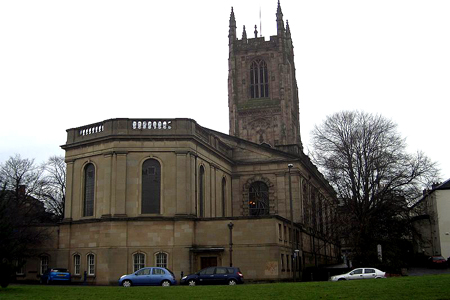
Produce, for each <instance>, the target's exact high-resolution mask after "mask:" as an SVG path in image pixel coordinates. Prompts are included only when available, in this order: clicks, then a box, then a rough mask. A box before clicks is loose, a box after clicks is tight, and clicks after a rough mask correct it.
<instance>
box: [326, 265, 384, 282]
mask: <svg viewBox="0 0 450 300" xmlns="http://www.w3.org/2000/svg"><path fill="white" fill-rule="evenodd" d="M372 278H386V272H383V271H380V270H378V269H375V268H358V269H354V270H352V271H350V272H348V273H345V274H341V275H336V276H331V278H330V280H331V281H339V280H354V279H372Z"/></svg>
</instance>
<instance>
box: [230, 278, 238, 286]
mask: <svg viewBox="0 0 450 300" xmlns="http://www.w3.org/2000/svg"><path fill="white" fill-rule="evenodd" d="M236 284H237V282H236V280H235V279H230V281H228V285H236Z"/></svg>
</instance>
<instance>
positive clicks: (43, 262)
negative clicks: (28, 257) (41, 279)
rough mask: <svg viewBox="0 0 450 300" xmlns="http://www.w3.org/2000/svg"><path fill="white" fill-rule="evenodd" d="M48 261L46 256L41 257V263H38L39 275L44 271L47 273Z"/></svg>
mask: <svg viewBox="0 0 450 300" xmlns="http://www.w3.org/2000/svg"><path fill="white" fill-rule="evenodd" d="M48 261H49V258H48V256H47V255H43V256H41V261H40V265H39V274H40V275H42V274H44V273H45V271H47V269H48Z"/></svg>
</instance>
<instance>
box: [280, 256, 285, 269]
mask: <svg viewBox="0 0 450 300" xmlns="http://www.w3.org/2000/svg"><path fill="white" fill-rule="evenodd" d="M284 271H285V270H284V254H281V272H284Z"/></svg>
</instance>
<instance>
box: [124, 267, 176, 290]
mask: <svg viewBox="0 0 450 300" xmlns="http://www.w3.org/2000/svg"><path fill="white" fill-rule="evenodd" d="M175 284H177V281H176V280H175V275H174V274H173V273H172V271H170V270H169V269H166V268H159V267H148V268H142V269H140V270H137V271H136V272H134V273H132V274H129V275H123V276H122V277H120V279H119V285H121V286H123V287H130V286H133V285H161V286H171V285H175Z"/></svg>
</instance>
